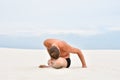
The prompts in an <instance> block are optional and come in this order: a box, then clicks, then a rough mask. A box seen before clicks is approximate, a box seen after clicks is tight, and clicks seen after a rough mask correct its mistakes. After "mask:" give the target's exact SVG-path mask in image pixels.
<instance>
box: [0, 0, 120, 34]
mask: <svg viewBox="0 0 120 80" xmlns="http://www.w3.org/2000/svg"><path fill="white" fill-rule="evenodd" d="M111 31H120V0H1V1H0V34H7V35H16V34H17V35H19V34H20V35H21V34H24V33H25V34H26V35H29V34H30V35H31V34H32V35H40V34H42V33H55V34H56V33H78V34H81V35H97V34H105V33H107V32H111ZM25 34H24V35H25Z"/></svg>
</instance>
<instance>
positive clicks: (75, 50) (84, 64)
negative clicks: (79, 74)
mask: <svg viewBox="0 0 120 80" xmlns="http://www.w3.org/2000/svg"><path fill="white" fill-rule="evenodd" d="M72 53H76V54H77V55H78V57H79V58H80V60H81V63H82V68H87V65H86V62H85V58H84V55H83V54H82V51H81V50H79V49H77V48H73V49H72Z"/></svg>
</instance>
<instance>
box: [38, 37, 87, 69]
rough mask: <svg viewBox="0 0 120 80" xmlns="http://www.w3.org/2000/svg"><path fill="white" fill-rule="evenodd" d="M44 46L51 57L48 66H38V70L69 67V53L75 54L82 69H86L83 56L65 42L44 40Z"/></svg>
mask: <svg viewBox="0 0 120 80" xmlns="http://www.w3.org/2000/svg"><path fill="white" fill-rule="evenodd" d="M44 45H45V47H46V48H47V51H48V53H49V55H50V57H51V59H50V60H49V61H48V65H49V66H46V65H40V66H39V67H40V68H45V67H54V68H61V67H66V68H68V67H70V64H71V60H70V53H73V54H77V55H78V57H79V59H80V60H81V63H82V68H86V67H87V65H86V62H85V59H84V56H83V54H82V52H81V51H80V49H78V48H74V47H72V46H70V45H69V44H67V43H66V42H65V41H61V40H58V39H46V40H45V41H44Z"/></svg>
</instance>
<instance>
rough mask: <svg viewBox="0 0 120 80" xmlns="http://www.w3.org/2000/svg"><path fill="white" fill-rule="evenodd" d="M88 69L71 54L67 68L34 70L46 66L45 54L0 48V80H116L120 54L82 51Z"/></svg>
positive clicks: (119, 68) (42, 51)
mask: <svg viewBox="0 0 120 80" xmlns="http://www.w3.org/2000/svg"><path fill="white" fill-rule="evenodd" d="M82 51H83V53H84V56H85V58H86V62H87V64H88V68H81V62H80V60H79V58H78V56H77V55H75V54H71V60H72V64H71V67H70V68H63V69H53V68H44V69H43V68H38V66H39V65H40V64H47V60H48V58H49V56H48V54H47V52H46V51H45V50H23V49H7V48H0V80H120V62H119V61H120V50H82Z"/></svg>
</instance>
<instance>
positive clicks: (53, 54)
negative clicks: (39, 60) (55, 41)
mask: <svg viewBox="0 0 120 80" xmlns="http://www.w3.org/2000/svg"><path fill="white" fill-rule="evenodd" d="M49 54H50V56H51V58H54V59H58V58H59V55H60V51H59V49H58V48H57V47H56V46H52V47H51V48H50V49H49Z"/></svg>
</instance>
